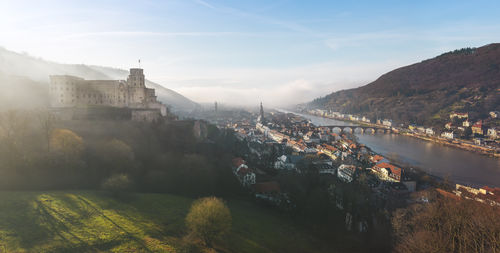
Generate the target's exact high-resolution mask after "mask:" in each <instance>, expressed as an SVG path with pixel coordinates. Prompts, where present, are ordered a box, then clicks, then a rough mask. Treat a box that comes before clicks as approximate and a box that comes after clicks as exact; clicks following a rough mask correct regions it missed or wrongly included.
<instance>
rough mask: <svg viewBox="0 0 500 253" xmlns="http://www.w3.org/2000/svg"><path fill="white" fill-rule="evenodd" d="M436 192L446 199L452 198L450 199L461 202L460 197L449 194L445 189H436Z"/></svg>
mask: <svg viewBox="0 0 500 253" xmlns="http://www.w3.org/2000/svg"><path fill="white" fill-rule="evenodd" d="M436 191H437V192H438V193H439V194H440V195H441V196H443V197H445V198H450V199H454V200H460V197H459V196H457V195H455V194H453V193H451V192H447V191H445V190H443V189H439V188H436Z"/></svg>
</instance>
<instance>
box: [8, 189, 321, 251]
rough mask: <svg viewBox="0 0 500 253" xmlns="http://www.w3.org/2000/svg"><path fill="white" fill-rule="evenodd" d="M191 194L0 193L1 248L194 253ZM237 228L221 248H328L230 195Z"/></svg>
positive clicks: (285, 249)
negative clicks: (189, 228)
mask: <svg viewBox="0 0 500 253" xmlns="http://www.w3.org/2000/svg"><path fill="white" fill-rule="evenodd" d="M193 200H194V199H191V198H186V197H180V196H175V195H168V194H134V195H132V196H131V197H130V199H128V200H127V201H118V200H116V199H113V198H110V197H107V195H105V194H104V193H102V192H0V251H1V252H98V251H99V252H100V251H105V252H193V251H189V249H190V248H191V250H192V247H193V245H192V244H189V243H186V240H185V239H183V237H184V236H185V234H186V228H185V225H184V218H185V216H186V215H187V212H188V209H189V207H190V205H191V203H192V202H193ZM227 204H228V207H229V209H230V211H231V215H232V217H233V228H232V231H231V233H230V235H229V236H228V237H227V238H226V240H225V241H224V243H219V244H217V245H216V248H217V250H218V251H221V252H327V250H325V249H326V248H324V247H325V244H324V243H323V242H322V241H318V240H317V239H315V238H313V237H312V236H310V235H309V234H307V233H305V232H304V231H302V230H300V229H298V228H297V227H295V226H293V225H291V224H290V223H289V221H288V220H287V218H283V217H279V216H278V215H276V214H274V213H272V212H271V211H269V210H266V209H264V208H260V207H257V206H254V205H253V204H250V203H247V202H244V201H240V200H229V201H228V202H227Z"/></svg>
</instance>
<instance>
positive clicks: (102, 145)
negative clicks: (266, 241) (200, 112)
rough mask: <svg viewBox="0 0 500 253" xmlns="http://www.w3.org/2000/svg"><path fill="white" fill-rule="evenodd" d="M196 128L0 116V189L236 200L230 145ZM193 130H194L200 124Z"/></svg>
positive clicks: (227, 138) (29, 114)
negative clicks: (108, 189) (112, 191)
mask: <svg viewBox="0 0 500 253" xmlns="http://www.w3.org/2000/svg"><path fill="white" fill-rule="evenodd" d="M194 124H195V122H194V121H160V122H155V123H145V122H131V121H83V120H82V121H59V120H57V118H56V117H54V115H52V114H51V113H50V112H48V111H43V110H38V111H6V112H1V113H0V189H2V190H53V189H102V188H103V186H105V187H111V188H113V187H115V188H116V187H118V188H119V189H121V190H134V191H148V192H169V193H177V194H184V195H186V194H187V195H191V196H205V195H219V196H224V195H228V194H235V193H237V192H239V191H240V187H239V185H238V183H237V181H236V179H235V178H234V177H233V175H232V174H231V169H230V167H229V166H230V161H231V158H232V147H233V146H234V143H235V140H234V135H233V134H232V133H231V132H229V131H221V130H218V129H217V128H216V127H214V126H211V125H208V124H204V123H203V122H202V123H201V128H202V129H201V130H200V131H198V133H196V131H194V130H195V128H193V126H194ZM198 124H199V123H198Z"/></svg>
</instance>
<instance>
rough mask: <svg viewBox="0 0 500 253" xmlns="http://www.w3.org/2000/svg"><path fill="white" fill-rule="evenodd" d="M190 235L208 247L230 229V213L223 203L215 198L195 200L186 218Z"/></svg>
mask: <svg viewBox="0 0 500 253" xmlns="http://www.w3.org/2000/svg"><path fill="white" fill-rule="evenodd" d="M186 225H187V227H188V229H189V230H190V232H191V234H192V235H194V236H196V237H198V238H199V239H201V240H202V241H203V242H204V243H205V245H207V246H210V245H211V244H212V242H213V241H214V240H216V239H220V238H221V237H223V236H224V235H225V234H227V233H228V232H229V230H230V229H231V213H230V211H229V208H227V206H226V204H224V202H223V201H222V200H220V199H218V198H216V197H208V198H202V199H198V200H196V201H195V202H194V203H193V205H192V206H191V209H190V210H189V213H188V215H187V217H186Z"/></svg>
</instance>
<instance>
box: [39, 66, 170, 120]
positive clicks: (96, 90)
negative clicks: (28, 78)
mask: <svg viewBox="0 0 500 253" xmlns="http://www.w3.org/2000/svg"><path fill="white" fill-rule="evenodd" d="M49 94H50V106H51V107H52V108H53V109H56V110H57V109H59V110H64V109H73V111H75V110H78V109H81V108H86V109H87V110H88V108H93V109H95V108H105V107H108V108H109V107H114V108H126V109H130V114H131V115H130V117H131V119H133V120H144V121H151V120H154V119H155V118H158V117H160V116H166V114H167V107H166V106H165V105H164V104H162V103H161V102H159V101H158V100H157V99H156V95H155V90H154V89H150V88H146V86H145V79H144V73H143V70H142V69H139V68H133V69H130V74H129V76H128V78H127V80H126V81H125V80H85V79H83V78H80V77H76V76H69V75H53V76H50V86H49Z"/></svg>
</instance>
